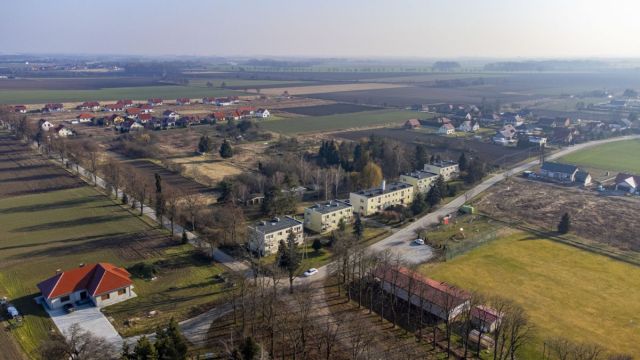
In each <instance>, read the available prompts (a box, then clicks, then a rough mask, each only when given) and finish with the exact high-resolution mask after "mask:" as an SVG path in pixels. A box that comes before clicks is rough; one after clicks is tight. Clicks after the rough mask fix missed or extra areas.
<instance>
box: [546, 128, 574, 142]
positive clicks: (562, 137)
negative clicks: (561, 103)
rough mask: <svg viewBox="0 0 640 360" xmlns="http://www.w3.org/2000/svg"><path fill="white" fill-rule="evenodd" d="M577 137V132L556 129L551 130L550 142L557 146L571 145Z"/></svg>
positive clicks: (568, 129)
mask: <svg viewBox="0 0 640 360" xmlns="http://www.w3.org/2000/svg"><path fill="white" fill-rule="evenodd" d="M577 135H579V132H578V130H576V129H573V128H564V127H557V128H554V129H553V134H552V135H551V140H552V141H553V142H554V143H557V144H565V145H567V144H572V143H573V141H574V139H575V138H576V136H577Z"/></svg>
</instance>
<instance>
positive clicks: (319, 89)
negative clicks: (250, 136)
mask: <svg viewBox="0 0 640 360" xmlns="http://www.w3.org/2000/svg"><path fill="white" fill-rule="evenodd" d="M402 87H406V85H403V84H383V83H353V84H336V85H317V86H296V87H279V88H269V89H264V90H262V91H261V93H262V94H266V95H281V94H283V93H284V92H285V91H286V92H288V93H289V95H310V94H325V93H333V92H345V91H346V92H349V91H362V90H375V89H395V88H402ZM249 91H251V89H249Z"/></svg>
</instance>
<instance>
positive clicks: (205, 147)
mask: <svg viewBox="0 0 640 360" xmlns="http://www.w3.org/2000/svg"><path fill="white" fill-rule="evenodd" d="M212 147H213V146H212V143H211V139H210V138H209V136H207V135H203V136H201V137H200V141H199V142H198V152H200V153H202V154H206V153H208V152H209V151H211V148H212Z"/></svg>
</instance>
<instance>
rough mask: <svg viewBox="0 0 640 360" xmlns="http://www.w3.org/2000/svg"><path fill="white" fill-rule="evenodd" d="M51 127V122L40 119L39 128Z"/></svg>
mask: <svg viewBox="0 0 640 360" xmlns="http://www.w3.org/2000/svg"><path fill="white" fill-rule="evenodd" d="M52 127H53V124H52V123H50V122H49V121H48V120H40V128H41V129H42V130H44V131H49V129H51V128H52Z"/></svg>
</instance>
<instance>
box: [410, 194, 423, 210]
mask: <svg viewBox="0 0 640 360" xmlns="http://www.w3.org/2000/svg"><path fill="white" fill-rule="evenodd" d="M426 209H427V202H426V199H425V196H424V194H422V193H421V192H419V193H417V194H416V197H415V198H414V199H413V202H412V203H411V212H413V214H414V215H418V214H421V213H422V212H423V211H425V210H426Z"/></svg>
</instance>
